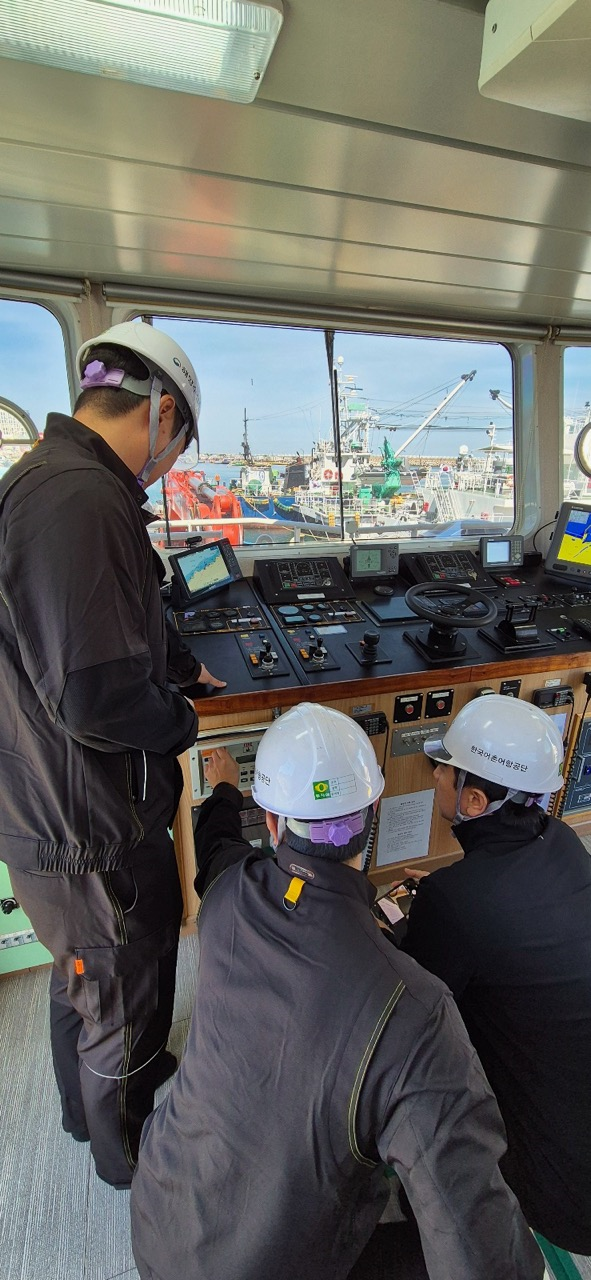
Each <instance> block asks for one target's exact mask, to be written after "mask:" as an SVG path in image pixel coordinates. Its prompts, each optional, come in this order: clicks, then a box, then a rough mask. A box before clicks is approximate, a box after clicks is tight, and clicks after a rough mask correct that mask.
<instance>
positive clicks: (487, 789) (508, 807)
mask: <svg viewBox="0 0 591 1280" xmlns="http://www.w3.org/2000/svg"><path fill="white" fill-rule="evenodd" d="M453 771H454V774H455V779H456V790H457V786H458V779H459V776H460V772H461V771H460V769H458V767H457V765H455V764H454V766H453ZM464 786H465V787H478V789H479V791H484V794H485V796H486V798H487V800H488V801H489V803H492V801H493V800H504V799H505V796H506V795H507V791H508V790H509V788H508V787H502V786H501V784H500V783H499V782H490V780H489V779H488V778H480V777H479V776H478V774H477V773H468V772H467V773H466V776H465V779H464ZM526 798H527V799H529V798H530V797H529V796H527V797H526ZM531 798H532V799H535V797H531ZM530 813H531V806H529V805H528V806H526V804H525V802H523V803H522V804H516V803H515V801H514V800H507V801H506V803H505V804H503V805H501V808H500V809H497V810H496V816H497V817H498V819H499V821H500V822H506V823H507V824H510V825H511V826H520V825H523V826H525V825H527V823H528V822H529V817H530Z"/></svg>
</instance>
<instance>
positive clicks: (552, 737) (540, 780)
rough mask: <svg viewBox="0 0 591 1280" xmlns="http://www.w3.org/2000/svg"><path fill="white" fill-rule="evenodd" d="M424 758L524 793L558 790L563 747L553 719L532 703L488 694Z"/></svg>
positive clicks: (471, 704)
mask: <svg viewBox="0 0 591 1280" xmlns="http://www.w3.org/2000/svg"><path fill="white" fill-rule="evenodd" d="M424 750H425V753H426V755H428V756H430V758H431V759H432V760H436V761H438V763H439V764H453V765H455V766H456V768H458V769H464V770H466V772H469V773H475V774H477V776H478V777H480V778H484V779H486V780H487V781H488V782H496V783H498V784H499V786H501V787H511V788H512V789H515V790H517V791H524V792H526V793H527V794H528V795H544V793H545V792H547V791H558V789H559V788H560V787H561V786H562V784H563V782H564V778H563V777H562V773H561V769H562V761H563V758H564V747H563V744H562V738H561V736H560V733H559V731H558V729H557V727H556V725H555V724H554V722H553V720H552V717H551V716H549V715H546V712H545V711H542V709H541V708H540V707H534V706H532V704H531V702H522V701H521V700H520V699H517V698H508V697H505V696H504V695H501V694H499V693H494V694H487V695H486V697H482V698H475V699H474V700H473V701H472V702H469V703H468V705H467V706H466V707H464V708H463V709H462V711H460V712H459V713H458V715H457V716H456V718H455V720H454V722H453V724H452V725H451V726H450V728H449V729H448V731H447V733H446V734H445V735H444V737H443V738H442V739H439V740H437V741H435V740H432V741H429V742H426V743H425V746H424Z"/></svg>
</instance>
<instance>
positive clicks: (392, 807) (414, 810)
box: [376, 787, 435, 867]
mask: <svg viewBox="0 0 591 1280" xmlns="http://www.w3.org/2000/svg"><path fill="white" fill-rule="evenodd" d="M434 795H435V791H434V788H433V787H429V788H428V790H427V791H410V792H409V793H408V795H404V796H388V797H387V798H386V799H382V800H381V801H380V826H379V832H378V851H377V854H376V866H377V867H386V866H388V864H389V863H390V862H414V860H415V858H426V857H427V854H428V852H429V832H430V830H431V817H432V814H433V797H434Z"/></svg>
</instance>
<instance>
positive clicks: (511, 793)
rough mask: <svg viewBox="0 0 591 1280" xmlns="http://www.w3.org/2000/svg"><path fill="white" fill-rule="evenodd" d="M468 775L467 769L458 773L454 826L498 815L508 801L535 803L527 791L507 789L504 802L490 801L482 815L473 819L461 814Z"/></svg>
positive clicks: (478, 814) (525, 803)
mask: <svg viewBox="0 0 591 1280" xmlns="http://www.w3.org/2000/svg"><path fill="white" fill-rule="evenodd" d="M467 775H468V770H467V769H460V770H459V771H458V781H457V786H456V812H455V817H454V820H453V823H452V826H455V824H456V822H474V821H475V819H476V818H486V817H488V815H489V813H496V811H497V809H500V808H501V807H502V806H503V805H504V804H506V803H507V800H515V801H516V803H517V804H523V805H528V804H533V803H534V797H533V796H530V795H528V793H527V792H526V791H519V790H517V788H516V787H507V794H506V796H503V799H502V800H489V802H488V804H487V806H486V809H483V810H482V813H475V814H473V816H472V817H470V816H469V815H468V814H467V813H460V803H461V799H462V791H463V789H464V786H465V783H466V777H467Z"/></svg>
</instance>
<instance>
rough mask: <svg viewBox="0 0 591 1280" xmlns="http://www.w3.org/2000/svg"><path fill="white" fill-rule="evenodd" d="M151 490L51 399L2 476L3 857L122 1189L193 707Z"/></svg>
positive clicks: (57, 1029) (158, 997)
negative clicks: (24, 448) (168, 614)
mask: <svg viewBox="0 0 591 1280" xmlns="http://www.w3.org/2000/svg"><path fill="white" fill-rule="evenodd" d="M145 501H146V498H145V494H144V493H143V490H141V489H140V486H139V485H138V483H137V481H136V479H135V477H134V476H133V475H132V473H131V472H130V471H129V469H128V468H127V467H126V466H125V465H124V463H123V462H122V461H121V460H120V458H118V457H117V455H116V454H115V453H114V452H113V450H112V449H110V448H109V446H108V445H107V444H106V442H105V441H104V440H102V439H101V437H100V436H97V435H96V434H95V433H94V432H92V431H89V430H88V429H87V428H86V427H84V426H83V425H82V424H81V423H79V422H76V421H75V420H73V419H71V418H66V417H63V416H62V415H59V414H51V415H50V417H49V419H48V423H47V430H46V433H45V437H44V439H43V441H42V443H41V444H39V446H38V447H36V448H35V449H33V450H32V451H31V452H30V453H28V454H26V455H25V456H24V457H23V458H22V459H21V460H20V461H19V462H18V463H17V464H16V465H15V466H14V467H12V468H11V469H10V470H9V471H8V472H7V473H6V475H5V476H3V477H2V480H1V481H0V684H1V687H2V715H1V716H0V789H1V792H2V804H1V806H0V855H1V856H2V858H3V859H4V860H5V861H6V863H7V864H8V867H9V870H10V876H11V880H12V886H13V891H14V893H15V895H16V897H17V899H18V900H19V902H20V903H21V905H22V906H23V908H24V910H25V911H26V913H27V915H28V916H29V917H30V919H31V922H32V924H33V927H34V929H35V932H36V933H37V935H38V937H39V938H40V940H41V941H42V942H43V943H44V944H45V946H46V947H47V948H48V949H49V951H50V952H51V953H52V955H53V957H54V961H55V965H54V970H53V974H52V980H51V1038H52V1051H53V1059H54V1066H55V1072H56V1078H57V1082H58V1088H59V1092H60V1097H61V1102H62V1112H63V1124H64V1128H65V1129H66V1130H67V1131H68V1132H70V1133H72V1134H73V1135H74V1136H75V1137H77V1138H79V1139H81V1140H84V1139H87V1138H88V1137H90V1140H91V1149H92V1154H93V1156H94V1159H95V1163H96V1168H97V1172H98V1173H99V1174H100V1176H101V1177H103V1178H104V1179H105V1180H106V1181H108V1182H111V1183H113V1184H114V1185H116V1186H129V1183H130V1180H131V1174H132V1170H133V1168H134V1165H135V1159H136V1155H137V1147H138V1142H139V1135H140V1131H141V1126H142V1124H143V1121H144V1119H145V1117H146V1115H147V1114H148V1112H149V1111H150V1109H151V1107H152V1106H153V1099H154V1085H155V1082H156V1079H157V1076H158V1059H159V1058H160V1059H161V1051H162V1049H163V1048H164V1046H165V1044H166V1039H167V1036H168V1032H169V1029H170V1023H171V1018H172V1007H173V996H174V978H175V967H176V952H177V942H178V933H179V924H180V919H181V910H182V904H181V892H180V884H179V878H178V872H177V867H176V860H175V856H174V851H173V848H172V843H171V840H170V837H169V834H168V828H169V826H170V825H171V823H172V820H173V817H174V813H175V810H176V807H177V804H178V800H179V796H180V792H181V788H182V778H181V775H180V769H179V766H178V762H177V760H176V756H177V755H178V754H180V752H182V751H184V750H185V748H187V747H188V746H190V745H191V744H192V743H193V742H194V740H195V737H196V735H197V720H196V716H195V714H194V712H193V710H192V708H191V707H190V706H189V704H188V702H187V701H186V699H185V698H184V697H182V696H181V695H180V694H179V693H175V692H172V691H171V690H170V688H169V687H167V678H172V679H174V680H175V681H176V682H177V683H181V684H188V683H189V681H191V680H194V679H195V678H196V674H198V669H199V668H198V664H195V661H194V659H193V658H192V657H191V656H190V655H188V656H186V655H182V654H179V652H178V651H177V653H176V655H175V669H174V670H172V669H171V667H170V665H169V664H168V658H167V637H166V631H165V625H164V619H163V611H162V602H161V599H160V580H161V578H162V577H163V576H164V571H163V567H162V564H161V562H160V561H159V559H158V557H157V556H156V555H155V554H154V552H153V550H152V547H151V544H150V539H149V537H148V533H147V530H146V523H147V521H146V518H145V516H144V513H143V510H142V508H143V504H144V503H145Z"/></svg>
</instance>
